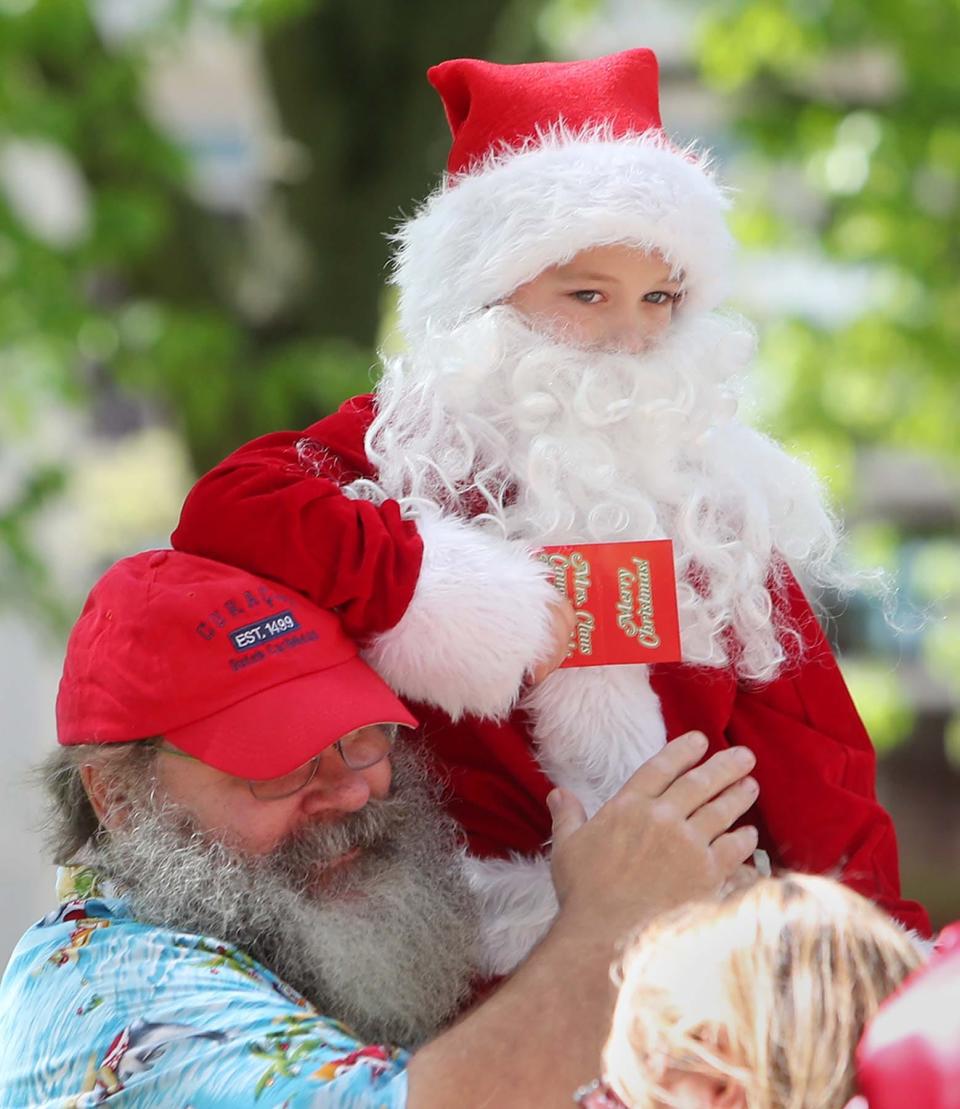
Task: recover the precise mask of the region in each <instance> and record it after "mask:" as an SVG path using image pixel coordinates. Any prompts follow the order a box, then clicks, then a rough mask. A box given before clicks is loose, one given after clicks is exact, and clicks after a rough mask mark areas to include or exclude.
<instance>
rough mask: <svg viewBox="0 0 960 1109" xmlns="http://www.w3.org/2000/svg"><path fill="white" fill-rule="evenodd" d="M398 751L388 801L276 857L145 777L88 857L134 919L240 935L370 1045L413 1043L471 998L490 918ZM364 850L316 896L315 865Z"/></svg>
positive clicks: (418, 779) (444, 824)
mask: <svg viewBox="0 0 960 1109" xmlns="http://www.w3.org/2000/svg"><path fill="white" fill-rule="evenodd" d="M395 754H397V755H398V757H396V758H395V759H394V770H395V773H394V780H395V789H394V792H393V794H392V795H391V797H389V798H388V799H386V800H384V801H376V800H372V801H370V802H368V804H367V805H366V806H365V807H364V808H363V809H362V810H360V811H359V812H357V813H353V814H350V815H349V816H347V817H344V818H343V819H342V820H341V821H339V822H337V823H336V824H331V825H326V824H315V825H312V826H310V827H309V828H307V829H304V830H303V831H302V832H301V834H299V835H297V836H294V837H290V838H289V839H288V840H285V841H284V842H283V843H281V844H280V845H279V847H278V848H276V849H275V850H274V851H273V852H271V853H270V854H269V855H265V856H255V855H248V854H246V853H244V852H243V851H241V850H239V849H237V848H235V847H232V846H230V845H229V844H226V843H224V842H223V841H222V840H219V839H216V838H215V837H213V836H212V835H209V834H205V833H203V832H202V831H201V830H200V829H199V828H198V826H197V825H196V823H195V822H194V820H193V819H192V817H191V816H190V814H189V813H188V812H187V811H186V810H184V809H183V808H182V807H179V806H174V805H172V804H170V803H169V802H167V801H164V800H163V799H162V798H159V797H157V796H155V790H156V787H155V785H154V784H153V783H150V784H149V785H148V786H145V785H143V784H141V785H140V796H135V797H134V798H133V802H134V803H133V805H132V806H131V811H132V812H133V813H134V814H135V816H134V817H133V819H132V820H131V821H128V822H127V823H126V824H125V826H124V827H123V828H122V829H120V830H119V831H114V832H110V833H109V834H108V835H106V836H104V837H103V838H102V839H101V841H100V843H99V844H98V845H97V846H96V847H95V848H93V850H92V851H91V852H90V859H89V861H90V863H91V865H93V866H95V867H96V868H97V869H98V870H99V871H100V872H101V873H103V874H104V875H105V876H106V877H108V878H109V879H111V880H112V881H114V882H115V883H116V884H117V886H118V887H119V890H120V892H121V894H122V896H123V898H124V900H125V901H126V903H127V904H128V905H129V907H130V909H131V911H132V912H133V914H134V916H135V917H136V919H137V920H140V921H144V922H146V923H153V924H158V925H161V926H164V927H168V928H173V929H176V930H177V931H181V932H191V933H196V934H200V935H206V936H210V937H213V938H216V939H219V940H221V941H226V942H228V943H231V944H233V945H234V946H236V947H238V948H240V949H241V950H242V951H244V952H245V953H246V954H248V955H250V956H252V957H253V958H254V959H256V960H257V961H258V962H260V963H262V964H263V965H264V966H267V967H269V968H270V969H271V970H272V971H273V972H274V973H275V974H277V975H278V976H279V977H280V978H281V979H283V981H285V982H286V983H287V984H288V985H290V986H293V987H294V988H295V989H296V990H297V991H298V992H300V993H301V994H302V995H303V996H304V997H306V998H307V1000H308V1001H310V1002H311V1003H312V1004H313V1005H314V1007H315V1008H316V1009H317V1011H318V1012H319V1013H321V1014H323V1015H326V1016H329V1017H332V1018H334V1019H336V1020H339V1021H341V1022H342V1023H344V1024H346V1025H348V1026H350V1027H351V1028H352V1029H353V1030H354V1031H355V1032H356V1033H357V1034H358V1035H359V1036H360V1037H361V1038H362V1039H363V1040H364V1041H366V1042H369V1043H385V1044H399V1045H402V1046H409V1047H412V1046H416V1045H418V1044H420V1043H423V1042H424V1041H426V1040H428V1039H430V1038H431V1037H432V1036H434V1035H435V1034H436V1033H437V1032H438V1031H439V1030H440V1029H441V1028H442V1027H443V1026H444V1025H446V1024H448V1023H449V1022H450V1021H452V1020H453V1019H454V1017H455V1016H456V1015H457V1013H458V1012H459V1010H460V1009H461V1007H462V1006H463V1004H464V1003H465V1002H466V1000H467V999H468V998H469V996H470V991H471V983H472V981H473V979H474V977H475V975H476V959H477V951H476V945H477V939H478V928H479V925H478V923H477V921H478V912H477V907H476V903H475V899H474V897H473V895H472V894H470V893H469V891H468V889H467V886H466V882H465V879H464V877H463V873H462V866H461V863H460V854H459V851H458V849H457V847H456V836H457V832H456V828H455V825H454V824H453V822H452V821H451V820H450V819H449V818H448V817H446V816H445V815H443V813H442V812H441V810H440V809H439V808H438V807H437V805H436V804H435V803H434V801H433V798H432V796H431V794H430V791H429V789H428V788H427V787H426V786H425V785H424V784H423V779H422V772H421V770H420V768H419V765H418V764H417V763H416V761H415V760H414V759H413V758H412V757H411V756H409V755H408V754H406V753H404V752H397V753H395ZM130 788H132V789H133V790H134V791H135V790H136V789H137V785H136V783H131V785H130ZM128 792H129V789H128ZM355 846H359V847H361V848H362V853H361V855H360V857H359V858H358V859H357V860H356V861H354V862H351V863H348V864H344V865H343V866H341V867H340V868H338V869H337V871H336V874H335V875H332V876H331V879H330V881H329V882H327V883H326V884H324V885H323V887H322V888H321V889H319V890H318V889H317V888H316V886H315V882H314V881H313V876H314V875H315V874H316V869H317V865H318V863H321V864H322V863H323V861H325V860H328V859H335V858H338V857H339V856H341V855H343V854H344V853H345V852H346V851H348V850H350V849H351V848H352V847H355Z"/></svg>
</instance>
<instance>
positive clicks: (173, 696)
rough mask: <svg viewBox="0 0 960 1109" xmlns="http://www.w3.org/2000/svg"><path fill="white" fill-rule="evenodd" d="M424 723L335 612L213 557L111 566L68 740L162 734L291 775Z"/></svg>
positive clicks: (77, 658) (75, 655) (74, 671)
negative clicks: (374, 731) (352, 742)
mask: <svg viewBox="0 0 960 1109" xmlns="http://www.w3.org/2000/svg"><path fill="white" fill-rule="evenodd" d="M384 723H391V724H406V725H409V726H411V727H415V726H416V723H417V721H416V719H415V718H414V717H413V716H411V715H410V713H409V712H408V711H407V709H406V708H405V707H404V706H403V704H402V702H401V701H400V700H399V699H398V698H397V696H396V695H395V694H394V693H393V692H392V690H391V689H390V688H389V686H387V685H386V684H385V683H384V682H383V681H382V679H381V678H379V677H378V676H377V674H375V673H374V671H373V670H371V669H370V667H369V666H367V664H366V663H365V662H363V661H362V659H360V658H359V655H358V650H357V646H356V644H355V643H354V642H353V640H352V639H350V638H349V636H348V635H347V634H346V633H345V632H344V630H343V628H342V626H341V624H340V621H339V619H338V618H337V616H336V615H335V614H334V613H332V612H329V611H327V610H326V609H322V608H319V607H318V606H317V605H315V604H313V603H312V602H310V601H309V600H307V599H306V598H305V597H303V596H301V595H300V594H299V593H296V592H295V591H293V590H290V589H286V588H284V587H283V586H280V585H277V584H276V583H275V582H271V581H268V580H267V579H265V578H261V577H257V576H255V575H254V574H248V573H247V572H246V571H245V570H238V569H236V568H235V567H232V566H226V565H223V564H222V563H219V562H213V561H211V560H210V559H206V558H198V557H196V556H195V555H189V554H182V553H181V552H179V551H144V552H142V553H141V554H137V555H133V556H132V557H131V558H125V559H122V560H121V561H120V562H117V563H116V564H115V565H113V566H112V567H111V568H110V569H109V570H108V571H107V572H106V573H105V574H104V575H103V577H102V578H101V579H100V580H99V581H98V582H97V584H96V585H95V586H94V587H93V589H92V590H91V592H90V596H89V597H88V598H87V603H86V604H85V605H84V608H83V611H82V612H81V614H80V618H79V620H78V621H77V623H76V624H75V625H74V628H73V631H72V632H71V634H70V639H69V642H68V643H67V655H66V659H65V661H64V666H63V677H62V678H61V680H60V691H59V693H58V695H57V739H58V741H59V742H60V743H61V744H64V745H70V744H75V743H123V742H127V741H130V740H137V739H146V738H150V737H153V736H160V735H162V736H164V737H165V738H166V739H168V740H169V741H170V742H171V743H173V744H175V745H176V746H177V747H179V748H180V749H181V750H183V751H186V752H187V753H188V754H190V755H193V756H194V757H195V758H197V759H200V760H201V761H202V762H205V763H207V764H208V765H209V766H213V767H216V768H217V769H218V770H223V771H225V772H226V773H228V774H234V775H236V776H237V777H240V778H254V779H263V778H273V777H278V776H279V775H281V774H286V773H288V772H289V771H291V770H293V769H294V768H295V767H297V766H300V765H301V764H303V763H304V762H307V761H308V760H309V759H311V758H312V757H313V756H314V755H316V754H318V753H319V752H320V751H323V750H324V749H325V748H327V747H329V746H330V745H331V744H332V743H335V742H336V741H337V740H338V739H340V738H341V737H343V736H344V735H347V734H348V733H349V732H352V731H354V730H355V729H357V728H362V727H364V726H366V725H370V724H384Z"/></svg>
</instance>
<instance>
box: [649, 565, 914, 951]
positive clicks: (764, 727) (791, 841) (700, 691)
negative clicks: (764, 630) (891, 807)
mask: <svg viewBox="0 0 960 1109" xmlns="http://www.w3.org/2000/svg"><path fill="white" fill-rule="evenodd" d="M781 603H782V604H783V605H784V606H785V608H786V616H787V619H788V621H789V622H790V623H791V624H792V625H793V626H794V627H795V628H797V629H798V630H799V631H800V633H801V634H802V637H803V644H804V647H803V654H802V658H801V659H800V661H799V662H796V663H793V664H791V665H788V666H787V667H785V669H784V670H783V671H782V673H781V675H780V676H779V677H778V678H776V679H775V680H774V681H772V682H769V683H768V684H766V685H749V684H746V683H737V682H734V681H733V680H732V679H731V678H730V677H729V675H721V674H718V673H717V672H713V673H712V674H711V672H709V671H703V670H697V669H694V668H688V667H679V668H674V673H672V674H671V673H670V669H671V668H669V667H663V668H658V669H659V670H660V672H659V673H658V674H656V675H655V680H654V688H655V689H657V691H658V692H659V693H660V696H661V703H662V704H663V707H664V717H665V720H666V723H667V728H668V735H670V736H671V737H673V736H675V735H679V734H681V733H682V732H684V731H688V730H690V729H692V728H698V729H700V730H703V731H706V732H707V734H708V735H709V736H710V739H711V746H712V747H713V748H714V749H718V748H720V747H725V746H728V745H733V744H743V745H744V746H747V747H749V748H750V749H751V750H752V751H753V752H754V753H755V754H756V756H757V766H756V770H755V771H754V773H755V776H756V778H757V781H758V782H759V783H760V795H759V798H758V800H757V807H756V809H757V816H758V819H756V821H755V822H756V823H757V824H758V825H759V826H760V828H761V831H762V839H763V843H762V844H761V846H764V847H768V848H769V849H771V850H772V853H773V855H774V863H775V864H777V865H780V866H782V867H788V868H791V869H796V870H802V871H808V872H812V873H817V874H829V875H833V876H835V877H837V878H840V879H842V881H843V882H844V884H845V885H848V886H850V887H851V888H853V889H856V890H858V891H859V892H860V893H863V894H864V895H865V896H867V897H869V898H870V899H871V900H873V901H876V902H877V903H878V904H879V905H881V906H882V907H883V908H884V909H886V910H887V911H888V912H889V913H890V914H891V915H892V916H894V917H896V918H897V919H898V920H900V921H901V922H902V923H904V924H906V925H907V926H908V927H910V928H915V929H917V931H918V932H920V933H921V934H923V935H929V934H930V922H929V919H928V918H927V914H926V912H925V911H924V909H923V908H922V907H921V906H920V905H919V904H917V903H916V902H915V901H907V900H905V899H903V898H902V897H901V896H900V868H899V861H898V853H897V841H896V835H895V832H894V828H893V822H892V821H891V819H890V816H889V814H888V813H887V812H886V810H885V809H884V808H883V807H882V806H881V805H880V803H879V802H878V801H877V797H876V787H875V781H876V755H875V753H874V750H873V745H872V744H871V742H870V738H869V736H868V735H867V732H866V729H865V728H864V726H863V723H862V721H861V720H860V716H859V714H858V713H857V710H856V707H855V706H854V703H853V700H852V698H851V697H850V693H849V692H848V690H847V687H846V684H845V682H844V680H843V676H842V675H841V673H840V670H839V667H838V666H837V663H836V661H835V659H834V657H833V653H832V652H831V650H830V646H829V644H828V643H827V640H826V637H825V636H824V634H823V631H822V630H821V628H820V625H819V623H818V622H817V619H816V617H815V616H814V614H813V612H812V611H811V609H810V606H809V604H808V603H807V600H806V598H805V597H804V596H803V592H802V590H801V589H800V587H799V585H798V584H797V582H796V581H795V580H794V579H793V578H792V577H790V578H789V580H788V582H787V587H786V590H785V592H784V595H783V597H782V601H781ZM748 820H754V816H753V814H750V816H748Z"/></svg>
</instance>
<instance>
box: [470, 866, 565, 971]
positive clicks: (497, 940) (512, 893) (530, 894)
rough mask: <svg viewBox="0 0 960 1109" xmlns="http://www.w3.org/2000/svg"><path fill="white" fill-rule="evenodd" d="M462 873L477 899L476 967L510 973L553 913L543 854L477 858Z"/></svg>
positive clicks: (554, 902)
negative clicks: (477, 956)
mask: <svg viewBox="0 0 960 1109" xmlns="http://www.w3.org/2000/svg"><path fill="white" fill-rule="evenodd" d="M463 867H464V872H465V873H466V876H467V881H468V882H469V883H470V888H471V889H472V890H473V891H474V893H476V894H477V896H478V898H479V901H480V969H481V971H482V972H483V973H485V974H488V975H490V976H491V977H496V976H499V975H502V974H510V973H511V972H512V971H514V970H516V968H517V966H518V965H519V964H520V963H521V962H523V960H524V959H525V958H526V957H527V955H529V954H530V952H531V951H532V950H533V948H534V947H535V946H536V945H537V944H538V943H539V942H540V940H541V939H543V937H544V936H545V935H546V933H547V930H548V929H549V927H550V925H551V924H552V923H553V920H554V918H555V917H556V915H557V908H558V906H557V895H556V892H555V891H554V888H553V878H552V876H551V874H550V860H549V859H548V858H546V856H544V855H533V856H529V857H524V856H522V855H513V856H511V857H510V858H509V859H477V858H474V857H473V856H472V855H465V856H464V859H463Z"/></svg>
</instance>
